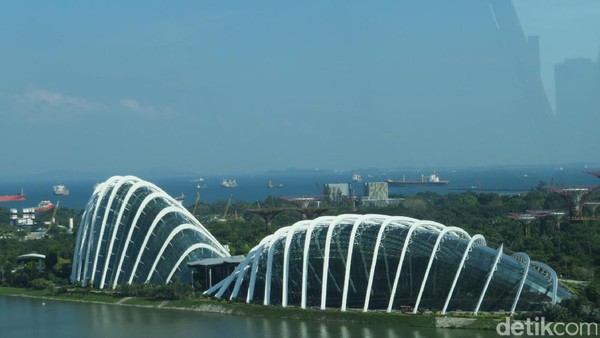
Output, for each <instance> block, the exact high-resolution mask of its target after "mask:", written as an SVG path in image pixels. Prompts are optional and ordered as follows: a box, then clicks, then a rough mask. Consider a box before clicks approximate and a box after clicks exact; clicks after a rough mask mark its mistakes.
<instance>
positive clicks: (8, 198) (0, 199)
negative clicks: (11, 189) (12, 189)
mask: <svg viewBox="0 0 600 338" xmlns="http://www.w3.org/2000/svg"><path fill="white" fill-rule="evenodd" d="M24 200H25V194H24V193H23V189H21V193H20V194H17V195H4V196H0V202H17V201H24Z"/></svg>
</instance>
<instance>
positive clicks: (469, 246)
mask: <svg viewBox="0 0 600 338" xmlns="http://www.w3.org/2000/svg"><path fill="white" fill-rule="evenodd" d="M478 241H479V243H483V245H485V244H486V243H485V238H484V237H483V236H482V235H479V234H477V235H475V236H473V237H471V240H470V241H469V244H467V247H466V248H465V252H464V254H463V256H462V259H461V261H460V264H459V265H458V268H457V269H456V274H455V275H454V280H453V281H452V286H451V287H450V291H449V292H448V297H446V302H445V303H444V308H443V309H442V314H446V310H448V305H449V304H450V299H452V294H454V288H455V287H456V283H457V282H458V278H459V277H460V274H461V272H462V270H463V268H464V266H465V261H466V260H467V257H468V256H469V253H470V252H471V250H473V249H472V248H473V245H474V244H475V243H476V242H478Z"/></svg>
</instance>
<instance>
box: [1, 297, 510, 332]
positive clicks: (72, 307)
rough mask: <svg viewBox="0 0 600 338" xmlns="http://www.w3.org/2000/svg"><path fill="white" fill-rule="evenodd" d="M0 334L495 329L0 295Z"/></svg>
mask: <svg viewBox="0 0 600 338" xmlns="http://www.w3.org/2000/svg"><path fill="white" fill-rule="evenodd" d="M43 303H45V305H43ZM0 337H11V338H20V337H26V338H32V337H35V338H41V337H61V338H69V337H77V338H81V337H102V338H107V337H108V338H118V337H128V338H135V337H143V338H152V337H171V338H175V337H177V338H179V337H203V338H204V337H206V338H210V337H218V338H229V337H243V338H252V337H260V338H265V337H281V338H287V337H302V338H304V337H306V338H321V337H343V338H346V337H378V338H379V337H381V338H387V337H402V338H411V337H414V338H417V337H419V338H421V337H422V338H428V337H445V338H455V337H456V338H459V337H460V338H463V337H464V338H470V337H480V338H487V337H498V335H497V334H496V332H494V331H474V330H450V329H433V328H409V327H403V326H399V325H398V326H394V325H387V324H377V325H362V324H360V325H359V324H351V323H328V322H327V323H325V322H317V321H300V320H291V319H274V318H260V317H243V316H228V315H217V314H208V313H201V312H191V311H177V310H164V309H147V308H136V307H126V306H118V305H108V304H88V303H74V302H62V301H50V300H41V299H32V298H21V297H3V296H0Z"/></svg>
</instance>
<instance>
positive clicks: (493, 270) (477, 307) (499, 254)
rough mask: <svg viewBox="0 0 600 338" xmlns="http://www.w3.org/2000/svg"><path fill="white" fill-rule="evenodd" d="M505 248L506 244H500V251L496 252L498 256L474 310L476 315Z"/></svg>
mask: <svg viewBox="0 0 600 338" xmlns="http://www.w3.org/2000/svg"><path fill="white" fill-rule="evenodd" d="M503 248H504V244H502V245H500V247H499V248H498V253H497V254H496V258H494V264H492V268H491V269H490V272H489V273H488V276H487V279H486V281H485V284H484V286H483V290H482V291H481V295H480V296H479V300H478V301H477V306H476V307H475V310H474V311H473V314H474V315H476V314H478V313H479V308H480V307H481V303H482V302H483V297H485V293H486V292H487V289H488V286H489V285H490V282H491V281H492V277H493V276H494V272H495V271H496V269H497V268H498V262H499V261H500V257H502V250H503Z"/></svg>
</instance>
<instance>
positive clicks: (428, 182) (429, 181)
mask: <svg viewBox="0 0 600 338" xmlns="http://www.w3.org/2000/svg"><path fill="white" fill-rule="evenodd" d="M386 182H387V183H388V185H389V186H391V187H434V186H443V185H448V183H450V181H448V180H440V176H439V174H438V173H437V172H434V173H433V174H431V175H429V176H425V175H421V180H420V181H407V180H406V178H405V177H404V176H402V181H396V180H390V179H388V180H386Z"/></svg>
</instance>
